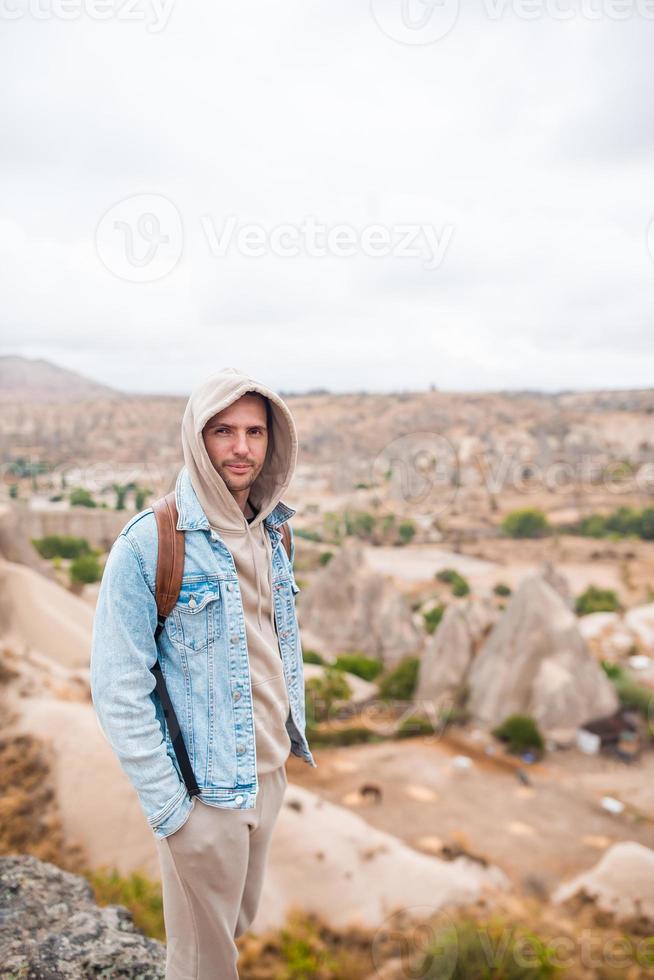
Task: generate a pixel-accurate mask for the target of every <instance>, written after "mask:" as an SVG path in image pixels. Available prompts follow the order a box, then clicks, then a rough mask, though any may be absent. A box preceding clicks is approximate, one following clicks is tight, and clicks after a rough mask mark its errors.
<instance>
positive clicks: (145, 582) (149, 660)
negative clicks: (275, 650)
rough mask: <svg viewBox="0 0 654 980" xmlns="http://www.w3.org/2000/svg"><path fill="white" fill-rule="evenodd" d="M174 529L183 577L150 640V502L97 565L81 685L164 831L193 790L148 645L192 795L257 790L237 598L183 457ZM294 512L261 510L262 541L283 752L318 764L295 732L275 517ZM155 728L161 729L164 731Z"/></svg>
mask: <svg viewBox="0 0 654 980" xmlns="http://www.w3.org/2000/svg"><path fill="white" fill-rule="evenodd" d="M175 498H176V501H177V509H178V513H179V519H178V522H177V527H178V528H179V529H180V530H183V531H185V532H186V533H185V542H186V547H185V559H184V574H183V580H182V588H181V591H180V595H179V598H178V601H177V604H176V605H175V607H174V608H173V610H172V612H171V614H170V616H169V617H168V619H167V620H166V625H165V627H164V629H163V630H162V632H161V634H160V636H159V640H158V641H157V642H156V643H155V639H154V632H155V628H156V625H157V607H156V602H155V576H156V565H157V527H156V521H155V517H154V511H153V510H152V508H151V507H149V508H147V509H145V510H143V511H141V512H140V513H138V514H136V515H135V516H134V517H133V518H132V519H131V520H130V521H128V522H127V524H126V525H125V526H124V527H123V529H122V531H121V532H120V534H119V535H118V537H117V538H116V540H115V542H114V544H113V546H112V548H111V551H110V553H109V556H108V558H107V562H106V565H105V568H104V572H103V576H102V582H101V585H100V591H99V595H98V602H97V607H96V613H95V619H94V624H93V640H92V650H91V670H90V677H91V696H92V699H93V704H94V707H95V711H96V714H97V717H98V720H99V722H100V726H101V728H102V730H103V732H104V734H105V736H106V738H107V740H108V741H109V743H110V745H111V747H112V749H113V750H114V752H115V753H116V755H117V756H118V759H119V761H120V764H121V766H122V768H123V769H124V771H125V772H126V774H127V776H128V777H129V779H130V781H131V783H132V785H133V786H134V788H135V789H136V792H137V794H138V797H139V802H140V804H141V807H142V809H143V811H144V813H145V815H146V817H147V820H148V823H149V824H150V826H151V828H152V830H153V832H154V834H155V836H156V837H158V838H163V837H167V836H169V835H170V834H172V833H174V832H175V831H176V830H177V829H179V827H181V825H182V824H183V823H184V822H185V821H186V819H187V817H188V815H189V813H190V811H191V810H192V808H193V806H194V804H195V799H194V798H192V797H190V796H189V794H188V790H187V788H186V785H185V783H184V781H183V779H182V776H181V772H180V769H179V765H178V762H177V757H176V755H175V751H174V749H173V745H172V741H171V739H170V735H169V733H168V726H167V725H166V724H165V722H164V715H163V709H162V707H161V704H160V701H159V698H158V696H157V695H156V693H155V691H154V687H155V678H154V674H153V673H152V672H151V670H150V668H151V666H152V665H153V664H154V663H155V661H156V659H157V656H158V657H159V660H160V663H161V670H162V673H163V675H164V678H165V681H166V686H167V688H168V691H169V693H170V697H171V700H172V703H173V706H174V708H175V713H176V714H177V719H178V721H179V726H180V729H181V732H182V735H183V738H184V743H185V745H186V750H187V752H188V756H189V760H190V762H191V766H192V768H193V772H194V774H195V778H196V781H197V783H198V787H199V788H200V798H201V799H202V800H204V801H206V802H207V803H209V804H213V805H217V806H221V807H228V808H230V809H235V808H246V809H247V808H252V807H254V805H255V801H256V796H257V792H258V785H259V784H258V779H257V767H256V752H255V738H254V714H253V703H252V688H251V684H250V668H249V661H248V651H247V644H246V634H245V623H244V616H243V606H242V602H241V597H240V592H239V582H238V577H237V574H236V568H235V565H234V560H233V558H232V555H231V554H230V552H229V550H228V549H227V547H226V545H225V543H224V541H223V540H222V538H221V537H220V535H219V534H218V533H217V532H215V531H213V530H212V529H211V528H210V526H209V522H208V520H207V517H206V515H205V513H204V511H203V510H202V508H201V506H200V503H199V501H198V498H197V496H196V494H195V491H194V489H193V486H192V484H191V481H190V479H189V475H188V471H187V469H186V467H182V469H181V470H180V472H179V475H178V477H177V481H176V485H175ZM295 513H296V511H295V510H293V508H291V507H288V506H287V505H286V504H284V503H283V502H282V501H280V502H279V503H278V504H277V506H276V507H275V508H274V510H272V512H271V513H270V514H269V515H268V517H267V518H266V519H265V522H264V525H265V528H266V531H267V533H268V535H269V537H270V541H271V546H272V589H273V603H274V614H275V624H276V627H277V633H278V636H279V645H280V652H281V657H282V662H283V672H284V677H285V680H286V688H287V691H288V697H289V705H290V710H289V715H288V718H287V721H286V729H287V731H288V734H289V736H290V739H291V753H292V754H293V755H296V756H299V757H300V758H302V759H304V760H305V761H306V762H308V763H309V764H310V765H311V766H314V767H315V766H317V763H316V761H315V759H314V757H313V755H312V753H311V750H310V748H309V744H308V742H307V739H306V735H305V704H304V671H303V660H302V646H301V642H300V632H299V627H298V621H297V616H296V611H295V596H296V594H297V592H299V589H298V586H297V583H296V581H295V576H294V574H293V559H294V557H295V541H294V538H293V533H292V531H291V560H290V561H289V559H288V556H287V554H286V551H285V549H284V545H283V543H282V534H281V531H280V527H281V525H282V524H284V523H285V522H286V521H288V519H289V518H290V517H292V516H293V515H294V514H295ZM164 733H165V735H164Z"/></svg>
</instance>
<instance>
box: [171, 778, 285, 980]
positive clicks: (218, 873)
mask: <svg viewBox="0 0 654 980" xmlns="http://www.w3.org/2000/svg"><path fill="white" fill-rule="evenodd" d="M286 786H287V776H286V766H285V765H282V766H279V767H278V768H277V769H273V770H272V771H271V772H267V773H260V774H259V791H258V794H257V802H256V805H255V806H254V808H253V809H245V810H242V809H238V810H232V809H228V808H227V807H219V806H212V805H211V804H208V803H205V802H204V801H202V800H201V799H200V798H199V797H197V796H196V797H194V806H193V809H192V810H191V813H190V815H189V816H188V818H187V819H186V822H185V823H184V824H182V826H181V827H180V828H179V830H176V831H175V833H174V834H170V835H169V836H168V837H164V838H156V842H157V850H158V852H159V863H160V866H161V882H162V893H163V912H164V923H165V926H166V942H167V949H166V980H232V978H235V980H238V971H237V969H236V963H237V960H238V949H237V946H236V943H235V942H234V939H235V938H236V937H237V936H240V935H241V934H242V933H243V932H245V931H246V929H247V928H248V927H249V925H250V923H251V922H252V920H253V919H254V916H255V914H256V911H257V907H258V905H259V898H260V896H261V887H262V884H263V876H264V871H265V867H266V858H267V855H268V849H269V845H270V839H271V836H272V831H273V827H274V825H275V822H276V820H277V816H278V814H279V811H280V809H281V806H282V801H283V798H284V793H285V791H286Z"/></svg>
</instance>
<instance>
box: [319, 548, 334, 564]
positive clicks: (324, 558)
mask: <svg viewBox="0 0 654 980" xmlns="http://www.w3.org/2000/svg"><path fill="white" fill-rule="evenodd" d="M333 557H334V552H333V551H321V552H320V555H319V557H318V563H319V564H320V565H329V563H330V561H331V560H332V558H333Z"/></svg>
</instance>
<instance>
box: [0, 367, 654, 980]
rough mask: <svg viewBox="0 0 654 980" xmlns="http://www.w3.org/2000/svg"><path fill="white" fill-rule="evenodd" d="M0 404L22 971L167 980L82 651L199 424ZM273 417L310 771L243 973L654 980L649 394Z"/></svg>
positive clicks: (145, 877) (149, 870) (440, 395)
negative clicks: (186, 431) (294, 438)
mask: <svg viewBox="0 0 654 980" xmlns="http://www.w3.org/2000/svg"><path fill="white" fill-rule="evenodd" d="M0 391H1V395H0V426H1V432H2V467H3V479H2V484H1V485H0V701H1V703H2V712H1V718H2V723H1V731H0V753H1V754H2V767H1V769H2V773H3V775H2V784H3V785H2V796H1V798H0V810H1V812H2V817H3V819H2V821H1V822H0V823H1V827H2V829H1V830H0V874H1V875H2V881H3V887H4V890H5V896H6V895H7V894H9V891H10V890H11V893H12V894H13V895H20V896H21V898H20V900H21V902H22V903H23V906H22V907H24V908H26V909H27V908H29V910H30V913H29V914H30V917H31V918H30V920H29V922H28V921H27V919H26V921H25V923H20V922H18V921H16V922H14V923H13V924H10V925H9V926H7V925H6V924H5V927H4V936H3V940H2V941H3V954H2V958H3V962H4V963H5V969H6V970H7V971H8V972H7V973H6V974H3V975H7V976H12V977H13V976H16V977H18V976H23V975H25V974H24V973H21V972H20V971H21V970H24V969H25V968H26V966H30V968H31V969H35V966H34V964H35V963H39V964H41V966H42V969H43V972H42V973H41V974H36V975H42V976H53V977H54V976H57V977H58V976H71V977H72V976H78V975H79V976H83V975H84V974H83V973H75V972H73V967H72V966H71V964H70V957H69V960H68V965H66V964H65V962H64V961H66V957H67V956H68V954H66V955H65V954H64V951H63V949H62V948H61V946H60V944H59V942H58V939H57V937H58V936H59V935H60V933H61V931H62V930H63V929H64V927H65V920H66V919H67V918H68V919H70V918H71V917H73V919H74V918H75V915H79V916H86V919H87V921H91V920H92V921H93V922H94V924H95V932H94V938H92V939H90V938H89V935H88V934H87V933H85V932H84V930H82V929H78V930H73V933H72V935H73V940H72V947H71V948H72V949H73V950H75V951H76V957H77V961H78V962H81V961H82V960H83V962H85V963H87V964H90V965H89V966H88V967H87V969H88V971H89V972H88V974H87V975H89V976H90V975H99V974H100V971H101V970H109V971H110V970H111V969H115V970H116V971H118V969H120V971H122V972H115V973H111V972H106V973H103V974H102V975H105V976H112V975H115V976H134V977H137V976H139V977H144V976H151V977H163V962H164V960H165V953H164V946H163V943H164V942H165V934H164V932H163V925H162V920H161V909H160V894H159V893H158V888H159V878H158V876H159V869H158V862H157V853H156V848H155V843H154V839H153V836H152V833H151V830H150V828H149V826H148V825H147V823H146V821H145V818H144V816H143V814H142V812H141V810H140V808H139V805H138V801H137V798H136V796H135V794H134V792H133V790H132V787H131V786H130V784H129V782H128V780H127V778H126V776H125V775H124V773H123V772H122V771H121V769H120V767H119V765H118V762H117V760H116V758H115V756H114V755H113V753H112V750H111V748H110V746H109V745H108V743H107V742H106V740H105V738H104V735H103V733H102V731H101V729H100V727H99V724H98V722H97V719H96V716H95V712H94V709H93V705H92V701H91V695H90V687H89V653H90V641H91V631H92V625H93V612H94V606H95V601H96V598H97V591H98V587H99V581H100V577H101V574H102V567H103V563H104V560H105V559H106V555H107V552H108V550H109V549H110V547H111V544H112V542H113V540H114V539H115V537H116V536H117V534H118V533H119V532H120V530H121V529H122V527H123V526H124V525H125V524H126V523H127V521H128V520H129V519H130V518H131V517H132V516H133V515H134V514H136V513H138V512H140V511H141V510H143V509H144V508H147V507H148V506H150V504H151V502H152V501H153V500H154V499H155V498H156V497H158V496H160V495H161V494H163V493H167V492H168V491H169V490H171V489H172V488H173V487H174V483H175V477H176V475H177V472H178V470H179V468H180V466H181V465H182V455H181V447H180V438H179V427H180V420H181V416H182V413H183V411H184V407H185V403H186V399H185V398H183V397H177V396H169V395H166V394H161V395H157V396H153V395H147V396H146V395H144V396H138V395H134V394H124V393H122V392H120V391H117V390H114V389H110V388H107V387H106V386H103V385H99V384H96V383H95V382H94V381H93V380H92V379H89V378H85V377H82V376H79V375H75V374H74V373H73V372H70V371H66V370H64V369H63V368H60V367H58V366H56V365H53V364H50V363H48V362H45V361H30V360H28V359H25V358H21V357H1V358H0ZM280 394H281V395H282V397H284V399H285V401H286V402H287V404H288V406H289V408H290V410H291V412H292V413H293V416H294V418H295V420H296V425H297V429H298V434H299V441H300V449H299V457H298V466H297V470H296V474H295V478H294V480H293V483H292V485H291V487H290V489H289V492H288V494H287V495H286V496H285V498H284V502H285V503H286V504H288V505H289V506H290V507H292V508H294V509H295V510H296V514H295V515H294V517H293V519H292V526H293V530H294V532H295V543H296V553H295V566H294V572H295V576H296V580H297V584H298V586H299V588H300V591H299V593H298V595H297V599H296V603H297V611H298V619H299V623H300V627H301V635H302V648H303V654H304V663H305V688H306V705H307V735H308V739H309V743H310V745H311V747H312V751H313V753H314V755H315V758H316V762H317V768H312V767H309V766H307V765H306V764H305V763H304V762H303V761H302V760H301V759H299V758H297V757H293V756H292V757H290V758H289V761H288V766H287V772H288V779H289V786H288V790H287V795H286V799H285V803H284V807H283V811H282V814H281V815H280V819H279V823H278V825H277V827H276V828H275V833H274V837H273V844H272V852H271V861H270V866H269V868H268V871H267V876H266V880H265V885H264V896H263V900H262V902H261V906H260V910H259V913H258V915H257V918H256V920H255V921H254V923H253V925H252V928H251V930H250V931H249V932H248V934H246V935H245V936H244V937H242V938H241V939H239V948H240V950H241V962H240V965H239V969H240V971H241V975H242V976H243V977H246V978H260V980H263V978H274V977H279V978H290V977H294V978H295V977H297V978H299V977H317V978H319V980H322V978H332V977H339V978H348V980H357V978H362V980H372V978H373V977H379V978H386V980H397V978H404V977H408V976H413V977H418V976H419V977H425V978H445V977H448V978H449V977H461V978H465V977H476V976H484V975H488V976H497V977H507V978H513V977H533V978H539V977H545V976H553V975H558V976H565V977H572V978H589V980H590V978H595V977H599V978H601V980H614V978H617V977H627V978H640V977H648V976H652V975H654V389H651V388H650V389H643V390H601V391H583V392H582V391H562V392H559V393H556V394H543V393H541V392H537V391H524V392H515V391H511V392H502V391H497V392H483V393H463V392H449V391H444V390H439V389H436V388H435V387H432V388H431V389H430V390H427V391H398V392H390V393H387V394H379V393H375V394H371V393H366V392H364V391H361V392H351V393H348V394H333V393H331V392H330V391H328V390H326V389H325V390H322V389H321V390H316V391H309V392H304V393H300V394H298V393H293V392H284V391H280ZM117 826H119V827H120V833H119V834H117V833H116V827H117ZM84 882H87V883H88V885H89V889H87V890H85V889H84ZM61 903H63V904H64V905H65V906H66V910H67V911H66V914H65V915H63V914H62V913H61V909H60V910H59V912H58V913H57V915H58V916H59V918H57V915H54V914H53V915H52V917H51V918H48V916H50V912H49V911H48V910H49V909H51V908H59V906H61ZM4 904H6V899H5V900H4ZM126 909H127V910H128V911H125V910H126ZM118 910H120V911H118ZM30 922H32V923H33V922H37V923H38V924H39V928H38V929H37V928H32V926H31V925H30ZM300 947H301V949H302V955H300V953H299V952H298V950H299V948H300ZM489 948H490V953H489ZM69 952H70V949H69ZM483 956H487V957H488V956H490V957H491V959H492V958H493V957H494V958H495V959H494V961H493V963H494V968H495V969H496V972H495V973H488V974H484V973H482V972H479V970H480V966H479V964H480V958H482V957H483ZM486 967H487V968H489V967H488V961H487V963H486ZM48 970H49V971H50V972H47V971H48ZM66 970H68V971H69V972H66ZM57 971H58V972H57ZM520 971H522V972H520ZM32 975H35V974H32Z"/></svg>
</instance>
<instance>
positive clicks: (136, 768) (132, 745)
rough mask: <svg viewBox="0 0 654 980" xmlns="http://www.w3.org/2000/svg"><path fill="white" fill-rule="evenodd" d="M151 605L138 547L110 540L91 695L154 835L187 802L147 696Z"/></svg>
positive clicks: (151, 681) (187, 807)
mask: <svg viewBox="0 0 654 980" xmlns="http://www.w3.org/2000/svg"><path fill="white" fill-rule="evenodd" d="M156 625H157V606H156V602H155V598H154V595H153V593H152V590H151V589H150V587H149V586H148V584H147V582H146V580H145V576H144V572H143V563H142V557H141V555H140V554H139V552H138V545H137V544H136V543H135V542H133V541H131V540H130V538H128V537H127V536H126V534H125V533H121V534H120V535H119V536H118V538H116V540H115V542H114V544H113V547H112V548H111V551H110V552H109V556H108V558H107V562H106V565H105V568H104V572H103V576H102V582H101V585H100V591H99V594H98V602H97V606H96V613H95V619H94V623H93V639H92V648H91V668H90V680H91V697H92V700H93V705H94V708H95V711H96V714H97V716H98V720H99V722H100V727H101V728H102V730H103V732H104V734H105V736H106V738H107V740H108V742H109V744H110V745H111V747H112V749H113V750H114V752H115V754H116V755H117V757H118V760H119V762H120V764H121V766H122V768H123V770H124V771H125V773H126V774H127V776H128V778H129V780H130V782H131V783H132V785H133V787H134V789H135V790H136V792H137V794H138V797H139V802H140V804H141V807H142V809H143V811H144V813H145V815H146V817H147V820H148V823H149V824H150V826H151V828H152V830H153V832H154V834H155V836H156V837H159V838H162V837H167V836H168V835H169V834H172V833H174V832H175V830H177V829H178V828H179V827H181V825H182V824H183V823H184V822H185V821H186V818H187V817H188V814H189V813H190V811H191V810H192V808H193V801H192V799H191V797H190V796H189V794H188V790H187V789H186V785H185V783H184V782H183V780H182V779H180V776H179V774H178V772H177V770H176V769H175V766H174V765H173V762H172V759H171V758H170V756H169V755H168V753H167V751H166V743H165V740H164V737H163V732H162V729H161V725H160V723H159V720H158V718H157V714H156V709H155V703H154V700H153V698H152V697H151V692H152V691H153V690H154V687H155V678H154V674H153V673H152V671H151V670H150V668H151V667H152V665H153V664H154V663H155V661H156V658H157V648H156V643H155V639H154V631H155V627H156Z"/></svg>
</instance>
